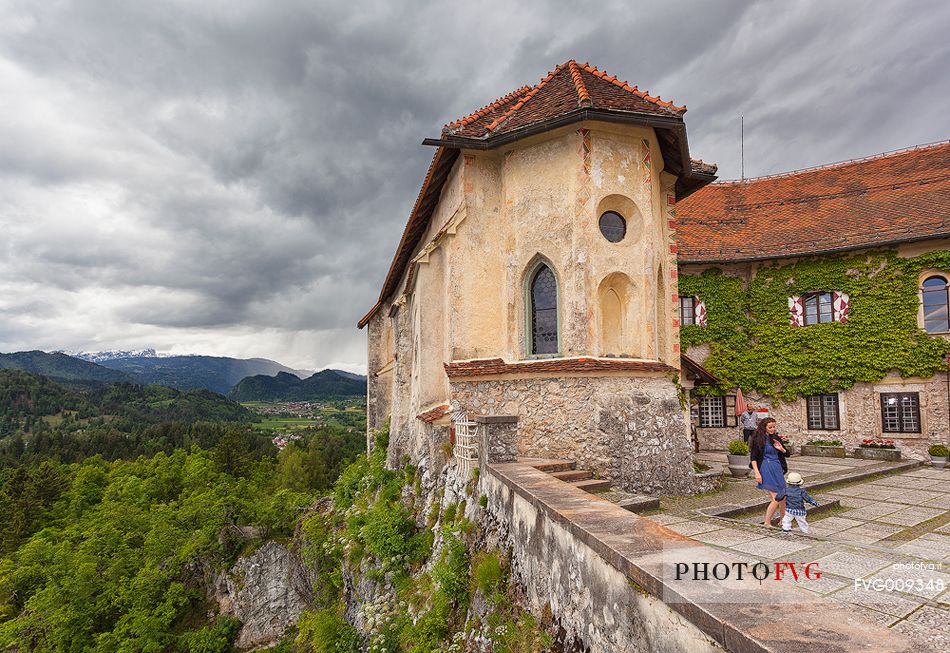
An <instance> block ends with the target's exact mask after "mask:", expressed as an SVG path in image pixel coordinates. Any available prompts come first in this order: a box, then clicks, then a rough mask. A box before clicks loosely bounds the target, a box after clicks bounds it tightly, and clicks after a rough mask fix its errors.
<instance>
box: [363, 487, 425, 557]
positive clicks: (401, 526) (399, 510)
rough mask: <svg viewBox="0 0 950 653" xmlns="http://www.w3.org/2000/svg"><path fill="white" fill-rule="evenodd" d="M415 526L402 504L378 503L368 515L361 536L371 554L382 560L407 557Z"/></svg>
mask: <svg viewBox="0 0 950 653" xmlns="http://www.w3.org/2000/svg"><path fill="white" fill-rule="evenodd" d="M413 530H414V525H413V523H412V521H410V519H409V515H408V514H407V512H406V509H405V507H404V506H403V505H402V504H400V503H395V502H389V501H377V502H376V503H375V504H373V507H372V508H370V509H369V511H368V512H367V513H366V523H365V525H364V526H363V528H362V529H361V532H360V535H361V537H362V539H363V543H364V544H365V545H366V548H367V549H368V550H369V552H370V553H372V554H373V555H375V556H376V557H377V558H379V559H380V560H391V559H393V558H395V557H396V556H401V555H407V554H409V552H410V549H411V547H412V543H413V540H412V535H413Z"/></svg>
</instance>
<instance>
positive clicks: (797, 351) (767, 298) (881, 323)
mask: <svg viewBox="0 0 950 653" xmlns="http://www.w3.org/2000/svg"><path fill="white" fill-rule="evenodd" d="M931 268H933V269H940V270H948V271H950V252H948V251H937V252H931V253H928V254H923V255H920V256H917V257H914V258H901V257H899V256H898V255H897V252H896V251H893V250H889V251H878V252H871V253H867V252H865V253H860V254H857V255H851V256H836V257H821V258H815V259H810V260H803V261H799V262H797V263H793V264H786V265H779V264H778V263H775V264H771V265H768V264H767V265H765V266H763V267H760V268H759V269H758V270H756V271H755V273H754V275H753V276H752V277H751V279H750V280H748V281H746V280H744V279H742V278H738V277H736V276H730V275H727V274H724V273H723V272H722V271H721V270H719V269H709V270H706V271H705V272H703V273H702V274H699V275H690V274H686V273H685V271H683V270H681V272H680V277H679V294H680V295H682V296H699V297H700V298H701V299H702V300H703V301H704V302H705V304H706V310H707V326H705V327H698V326H683V327H682V328H681V331H680V342H681V346H682V347H683V350H684V351H685V350H686V348H687V347H688V346H690V345H700V344H704V343H708V344H709V346H710V355H709V358H708V359H707V360H706V361H705V363H704V365H705V366H706V368H707V369H709V371H710V372H712V373H713V374H715V375H717V376H718V377H720V378H721V379H723V381H724V385H725V386H729V387H735V386H740V387H742V388H743V390H746V391H749V390H755V391H758V392H761V393H763V394H766V395H769V396H772V397H776V398H780V399H783V400H785V401H792V400H794V399H796V398H797V397H799V396H804V395H811V394H822V393H826V392H835V391H838V390H845V389H848V388H850V387H852V386H853V385H854V384H855V383H858V382H861V381H865V382H868V383H874V382H877V381H880V380H881V379H883V378H884V376H885V375H886V374H887V373H888V372H890V371H897V372H898V373H900V375H901V376H904V377H910V376H919V377H930V376H932V375H933V374H934V373H935V372H936V371H938V370H944V369H946V364H945V363H944V360H943V356H944V355H945V354H947V353H950V342H948V341H947V340H945V339H943V338H940V337H934V336H931V335H929V334H927V333H926V332H924V331H923V330H921V329H920V328H919V327H918V324H917V311H918V307H919V304H920V300H919V292H918V282H919V276H920V273H921V272H923V271H924V270H928V269H931ZM737 269H738V268H737ZM744 269H748V268H747V266H746V267H745V268H744ZM835 290H838V291H843V292H845V293H847V294H848V295H850V297H851V307H850V312H849V315H848V321H847V322H845V323H837V322H831V323H827V324H817V325H811V326H805V327H794V326H791V324H790V323H789V312H788V297H790V296H792V295H803V294H805V293H808V292H815V291H835Z"/></svg>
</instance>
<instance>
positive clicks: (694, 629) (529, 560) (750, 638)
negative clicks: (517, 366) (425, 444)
mask: <svg viewBox="0 0 950 653" xmlns="http://www.w3.org/2000/svg"><path fill="white" fill-rule="evenodd" d="M479 490H480V491H481V492H482V493H484V494H485V495H486V496H487V497H488V508H487V515H485V517H484V519H485V521H484V527H485V530H486V532H488V533H491V535H492V539H493V541H494V542H497V544H498V546H500V547H502V548H504V549H506V550H508V551H510V553H511V569H512V577H513V579H515V580H516V581H517V582H518V584H519V585H521V586H522V587H523V588H524V591H525V596H526V597H527V600H528V602H529V603H530V607H531V611H532V612H533V613H534V614H543V613H545V612H547V611H548V610H550V614H551V615H552V616H553V619H554V622H555V624H556V625H557V626H558V627H559V632H560V636H559V640H560V641H561V644H562V645H563V650H565V651H586V652H587V653H608V652H609V653H616V652H619V651H624V652H625V653H647V652H650V653H680V652H684V653H685V652H689V653H706V652H709V653H712V652H713V651H723V650H728V651H733V652H735V653H739V652H744V651H757V652H759V653H788V652H789V651H831V650H835V651H858V650H861V651H877V652H879V653H898V652H900V653H909V652H910V651H913V650H915V647H914V645H913V644H912V643H911V642H909V641H908V640H907V639H906V638H905V637H904V636H902V635H901V634H899V633H898V632H896V631H889V630H887V629H886V628H883V627H881V626H878V625H875V624H872V623H871V622H869V621H866V620H864V618H862V617H861V616H860V615H856V614H855V615H848V616H847V618H842V616H841V613H840V610H831V609H829V607H828V603H827V602H825V601H824V600H823V599H821V598H818V597H817V596H816V595H815V594H813V593H811V592H807V591H806V590H804V589H801V588H800V587H798V586H797V580H792V581H788V582H784V583H774V582H772V583H765V584H762V583H760V582H759V581H757V580H755V579H754V578H750V577H748V576H747V578H746V581H747V582H746V583H745V584H733V585H731V586H729V587H726V586H725V585H720V584H717V583H709V582H705V581H702V580H697V581H691V580H689V579H686V580H681V581H679V582H677V579H676V578H675V574H674V573H673V569H674V567H673V565H674V564H675V563H676V562H686V561H691V562H694V563H695V562H699V563H700V564H702V563H706V564H708V565H709V566H710V567H713V566H715V565H717V564H719V563H726V564H732V563H735V562H736V557H735V556H734V555H732V554H728V553H725V552H722V551H719V550H717V549H713V548H709V547H705V546H703V545H702V544H700V543H698V542H695V541H693V540H690V539H689V538H687V537H685V536H683V535H680V534H679V533H675V532H673V531H671V530H669V529H667V528H665V527H664V526H662V525H660V524H657V523H656V522H654V521H653V520H651V519H647V518H645V517H640V516H638V515H634V514H633V513H630V512H628V511H626V510H624V509H622V508H620V507H619V506H616V505H614V504H612V503H610V502H609V501H604V500H601V499H597V498H594V497H591V496H590V495H588V494H586V493H584V492H583V491H582V490H579V489H577V488H574V487H572V486H571V485H570V484H568V483H564V482H563V481H559V480H557V479H555V478H552V477H551V476H550V475H548V474H544V473H542V472H539V471H537V470H535V469H533V468H531V467H528V466H527V465H521V464H518V463H503V464H489V465H488V466H487V467H486V469H485V471H484V473H483V474H481V476H480V479H479ZM751 560H754V558H752V557H751V556H750V561H751ZM707 580H708V579H707ZM730 593H731V594H732V596H730ZM778 613H781V614H788V615H794V618H793V619H779V620H776V619H775V615H776V614H778ZM802 624H807V627H802ZM829 643H830V644H829Z"/></svg>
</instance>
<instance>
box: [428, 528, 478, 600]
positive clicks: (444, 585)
mask: <svg viewBox="0 0 950 653" xmlns="http://www.w3.org/2000/svg"><path fill="white" fill-rule="evenodd" d="M468 570H469V560H468V549H467V548H465V543H464V542H462V540H461V539H459V537H458V536H457V535H456V534H455V533H446V534H445V542H444V543H443V547H442V556H441V558H440V559H439V561H438V562H437V563H436V564H435V565H434V566H433V567H432V579H433V580H435V582H436V584H437V585H438V587H439V590H441V591H442V592H443V593H444V594H445V595H446V597H447V598H448V599H449V600H450V601H451V602H452V603H454V604H455V605H464V604H465V603H466V602H467V601H468Z"/></svg>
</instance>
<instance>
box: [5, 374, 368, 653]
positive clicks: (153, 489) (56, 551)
mask: <svg viewBox="0 0 950 653" xmlns="http://www.w3.org/2000/svg"><path fill="white" fill-rule="evenodd" d="M254 419H255V417H254V415H253V414H252V413H250V412H249V411H248V410H246V409H245V408H243V407H242V406H240V404H236V403H234V402H231V401H229V400H227V399H226V398H224V397H222V396H220V395H216V394H214V393H211V392H207V391H188V392H182V391H177V390H171V389H168V388H161V387H158V386H139V385H134V384H128V383H119V384H112V385H94V386H90V387H79V386H71V387H67V386H64V385H61V384H58V383H54V382H52V381H50V380H49V379H46V378H44V377H41V376H36V375H32V374H27V373H25V372H20V371H16V370H0V424H2V427H3V431H2V435H0V514H3V515H4V519H3V520H2V522H0V650H18V651H37V652H45V651H103V652H106V651H108V652H114V651H130V652H131V651H143V652H144V651H182V652H194V653H199V652H200V653H215V652H224V651H229V650H231V641H232V639H233V637H234V636H235V634H236V633H237V629H238V628H239V627H240V624H239V623H236V622H235V621H234V620H233V619H231V618H226V617H220V618H216V619H214V620H212V621H210V622H209V621H208V619H207V615H208V613H209V609H210V608H209V606H208V604H207V598H206V596H205V592H204V590H203V588H202V583H201V579H202V574H203V573H205V571H207V570H223V569H227V568H228V567H229V566H230V565H231V564H233V562H234V560H235V559H236V558H237V557H238V556H240V555H242V554H245V553H247V552H248V551H249V550H253V548H255V547H256V546H258V545H260V544H261V543H262V542H264V541H266V540H269V539H286V538H288V537H289V536H290V535H291V533H292V531H293V528H294V525H295V524H296V522H297V520H298V517H299V516H300V515H301V514H302V513H303V512H304V511H305V510H306V509H307V508H308V507H309V506H311V505H313V504H314V502H316V501H317V500H318V499H319V497H321V496H323V495H324V494H326V493H327V492H328V491H329V490H330V488H332V486H333V483H334V481H335V480H336V479H337V477H338V476H339V475H340V473H341V471H342V470H343V469H344V468H345V467H346V466H347V465H349V464H350V463H351V462H353V461H354V460H355V459H357V458H358V457H360V455H361V454H362V453H363V452H364V451H365V431H364V429H363V427H362V425H360V427H359V428H354V427H353V426H352V425H348V424H342V423H340V422H338V421H336V420H333V419H328V420H326V421H325V422H324V423H322V424H321V425H320V426H319V427H314V428H311V429H307V430H305V431H303V432H302V433H301V436H302V437H301V438H300V439H299V440H297V441H294V442H292V443H291V444H290V445H289V446H287V447H286V448H285V449H283V450H282V451H278V449H277V448H276V447H274V446H273V444H272V443H271V441H270V438H269V437H268V436H267V435H266V434H264V433H262V432H260V431H258V430H255V429H254V423H253V421H254ZM350 419H352V418H350ZM241 527H253V528H252V531H253V532H254V533H255V534H256V535H255V537H253V538H251V539H250V540H248V539H247V538H242V537H236V536H233V535H232V534H233V533H235V532H240V528H241Z"/></svg>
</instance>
